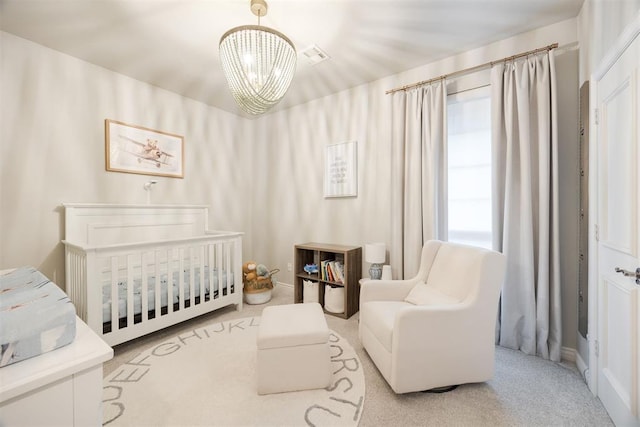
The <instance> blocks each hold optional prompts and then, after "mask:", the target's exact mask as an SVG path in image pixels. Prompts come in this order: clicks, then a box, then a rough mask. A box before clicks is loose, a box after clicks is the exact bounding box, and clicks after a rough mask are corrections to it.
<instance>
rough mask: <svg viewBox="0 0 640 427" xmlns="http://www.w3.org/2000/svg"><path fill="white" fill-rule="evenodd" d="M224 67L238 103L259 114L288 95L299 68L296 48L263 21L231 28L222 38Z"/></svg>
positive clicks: (244, 108) (248, 110)
mask: <svg viewBox="0 0 640 427" xmlns="http://www.w3.org/2000/svg"><path fill="white" fill-rule="evenodd" d="M220 60H221V62H222V70H223V71H224V75H225V77H226V79H227V83H228V84H229V88H230V89H231V94H232V95H233V98H234V99H235V100H236V102H237V103H238V105H239V106H240V107H241V108H242V109H243V110H244V111H246V112H247V113H249V114H252V115H258V114H262V113H264V112H266V111H267V110H268V109H270V108H271V107H273V106H274V105H275V104H277V103H278V102H279V101H280V100H281V99H282V97H283V96H284V95H285V93H286V92H287V90H288V89H289V85H290V84H291V80H292V79H293V75H294V74H295V70H296V50H295V48H294V46H293V43H292V42H291V40H289V39H288V38H287V37H286V36H285V35H284V34H282V33H280V32H278V31H276V30H274V29H272V28H268V27H264V26H260V25H245V26H241V27H236V28H233V29H231V30H229V31H227V32H226V33H225V34H224V35H223V36H222V38H221V39H220Z"/></svg>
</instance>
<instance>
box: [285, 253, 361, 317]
mask: <svg viewBox="0 0 640 427" xmlns="http://www.w3.org/2000/svg"><path fill="white" fill-rule="evenodd" d="M329 261H337V262H338V267H337V268H338V269H340V271H339V272H337V274H335V273H333V274H332V273H326V270H325V273H323V266H325V265H326V264H327V263H328V262H329ZM307 264H315V265H317V266H318V270H319V271H318V272H317V273H311V274H309V273H307V272H306V271H304V267H305V265H307ZM335 265H336V264H335V263H334V264H332V267H333V266H335ZM340 265H341V266H342V267H340ZM330 270H331V271H334V270H336V268H335V267H334V268H332V269H330ZM341 273H342V274H341ZM334 276H338V277H334ZM361 276H362V248H361V247H360V246H345V245H333V244H325V243H304V244H301V245H295V278H294V302H295V303H302V302H304V283H303V281H304V280H310V281H313V282H316V283H318V295H317V296H316V295H313V297H314V299H317V300H318V302H319V303H320V305H321V306H322V307H323V308H324V311H325V313H327V314H331V315H334V316H339V317H343V318H345V319H348V318H349V317H351V316H352V315H353V314H354V313H357V312H358V310H359V309H360V308H359V307H360V286H359V283H358V282H359V280H360V278H361ZM327 287H342V288H344V311H343V312H342V313H334V312H331V311H327V309H326V308H325V294H326V288H327Z"/></svg>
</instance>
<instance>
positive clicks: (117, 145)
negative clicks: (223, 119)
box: [105, 119, 184, 178]
mask: <svg viewBox="0 0 640 427" xmlns="http://www.w3.org/2000/svg"><path fill="white" fill-rule="evenodd" d="M105 161H106V169H107V170H108V171H113V172H128V173H137V174H142V175H156V176H167V177H172V178H184V137H182V136H180V135H174V134H171V133H167V132H162V131H159V130H154V129H148V128H145V127H142V126H136V125H130V124H127V123H123V122H118V121H115V120H110V119H106V120H105Z"/></svg>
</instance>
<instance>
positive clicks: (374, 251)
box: [364, 243, 387, 280]
mask: <svg viewBox="0 0 640 427" xmlns="http://www.w3.org/2000/svg"><path fill="white" fill-rule="evenodd" d="M386 258H387V254H386V247H385V245H384V243H367V244H366V245H365V247H364V259H365V260H366V261H367V262H368V263H371V267H370V268H369V277H371V278H372V279H374V280H379V279H380V278H381V277H382V264H383V263H384V261H385V259H386Z"/></svg>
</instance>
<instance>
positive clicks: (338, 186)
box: [324, 141, 358, 198]
mask: <svg viewBox="0 0 640 427" xmlns="http://www.w3.org/2000/svg"><path fill="white" fill-rule="evenodd" d="M357 195H358V151H357V145H356V141H351V142H344V143H340V144H333V145H328V146H327V155H326V158H325V171H324V197H325V198H329V197H356V196H357Z"/></svg>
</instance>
